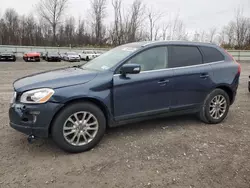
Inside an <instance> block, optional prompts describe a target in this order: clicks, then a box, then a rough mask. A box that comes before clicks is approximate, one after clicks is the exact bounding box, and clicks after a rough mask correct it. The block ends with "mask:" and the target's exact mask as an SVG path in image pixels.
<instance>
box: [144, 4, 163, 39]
mask: <svg viewBox="0 0 250 188" xmlns="http://www.w3.org/2000/svg"><path fill="white" fill-rule="evenodd" d="M162 16H163V13H161V12H159V11H154V10H153V9H152V8H151V9H148V11H147V17H148V21H149V32H150V40H151V41H152V40H153V39H154V38H157V37H156V36H157V35H158V31H159V27H157V28H156V24H157V21H160V18H161V17H162ZM154 33H155V36H154V37H153V35H154ZM155 40H156V39H155Z"/></svg>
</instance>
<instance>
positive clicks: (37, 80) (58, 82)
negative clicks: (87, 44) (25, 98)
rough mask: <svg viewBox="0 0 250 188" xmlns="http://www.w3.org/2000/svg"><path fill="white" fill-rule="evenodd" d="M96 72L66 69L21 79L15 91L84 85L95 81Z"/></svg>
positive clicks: (15, 85)
mask: <svg viewBox="0 0 250 188" xmlns="http://www.w3.org/2000/svg"><path fill="white" fill-rule="evenodd" d="M96 75H97V72H96V71H92V70H85V69H80V68H64V69H57V70H53V71H47V72H42V73H37V74H33V75H29V76H26V77H23V78H20V79H18V80H16V81H15V82H14V84H13V85H14V89H15V90H16V91H17V92H23V91H27V90H31V89H36V88H43V87H48V88H53V89H55V88H59V87H67V86H71V85H77V84H84V83H86V82H89V81H90V80H92V79H94V78H95V76H96Z"/></svg>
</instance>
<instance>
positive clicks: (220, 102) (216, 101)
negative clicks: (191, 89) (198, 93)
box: [199, 89, 230, 124]
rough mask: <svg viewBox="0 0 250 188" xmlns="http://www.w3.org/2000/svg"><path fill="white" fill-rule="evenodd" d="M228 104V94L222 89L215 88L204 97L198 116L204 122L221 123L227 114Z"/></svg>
mask: <svg viewBox="0 0 250 188" xmlns="http://www.w3.org/2000/svg"><path fill="white" fill-rule="evenodd" d="M229 106H230V99H229V96H228V94H227V93H226V92H225V91H224V90H222V89H215V90H213V91H212V92H211V93H210V94H209V95H208V96H207V97H206V99H205V101H204V103H203V105H202V107H201V109H200V113H199V117H200V119H201V120H202V121H203V122H205V123H210V124H217V123H221V122H222V121H223V120H224V119H225V118H226V116H227V114H228V110H229Z"/></svg>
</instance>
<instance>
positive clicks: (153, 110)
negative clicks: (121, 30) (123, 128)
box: [9, 41, 241, 152]
mask: <svg viewBox="0 0 250 188" xmlns="http://www.w3.org/2000/svg"><path fill="white" fill-rule="evenodd" d="M240 72H241V68H240V65H239V64H238V63H237V62H236V61H235V60H234V59H233V58H232V57H231V56H230V55H229V54H228V53H227V52H226V51H225V50H224V49H222V48H220V47H218V46H216V45H214V44H206V43H193V42H180V41H176V42H174V41H162V42H138V43H130V44H126V45H122V46H119V47H116V48H114V49H112V50H110V51H108V52H106V53H104V54H102V55H101V56H99V57H97V58H96V59H93V60H91V61H90V62H88V63H86V64H85V65H81V66H74V67H69V68H63V69H57V70H53V71H48V72H43V73H39V74H33V75H29V76H27V77H24V78H21V79H18V80H16V81H15V82H14V90H15V92H14V96H13V99H12V102H11V107H10V110H9V118H10V125H11V127H13V128H14V129H16V130H18V131H21V132H23V133H25V134H27V135H30V136H32V137H49V136H52V138H53V140H54V141H55V143H56V144H57V145H58V146H59V147H60V148H62V149H63V150H65V151H68V152H83V151H86V150H89V149H91V148H93V147H94V146H95V145H96V144H97V143H98V142H99V141H100V140H101V138H102V136H103V135H104V133H105V129H106V128H107V127H114V126H118V125H122V124H126V123H130V122H135V121H141V120H146V119H151V118H156V117H162V116H165V115H167V116H169V115H178V114H184V113H185V114H186V113H191V114H196V115H197V116H198V117H199V118H200V119H201V120H202V121H203V122H205V123H211V124H216V123H220V122H221V121H223V119H224V118H225V117H226V116H227V114H228V110H229V107H230V105H231V104H233V102H234V99H235V95H236V91H237V87H238V83H239V77H240Z"/></svg>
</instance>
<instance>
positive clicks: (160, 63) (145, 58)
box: [127, 47, 167, 71]
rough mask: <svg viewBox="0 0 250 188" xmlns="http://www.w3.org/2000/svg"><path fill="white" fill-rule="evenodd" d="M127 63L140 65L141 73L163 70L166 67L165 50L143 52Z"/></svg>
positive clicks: (156, 49)
mask: <svg viewBox="0 0 250 188" xmlns="http://www.w3.org/2000/svg"><path fill="white" fill-rule="evenodd" d="M127 63H133V64H139V65H141V71H149V70H158V69H164V68H166V67H167V48H166V47H156V48H151V49H148V50H145V51H143V52H141V53H139V54H138V55H136V56H134V57H133V58H131V59H130V60H129V61H128V62H127Z"/></svg>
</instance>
